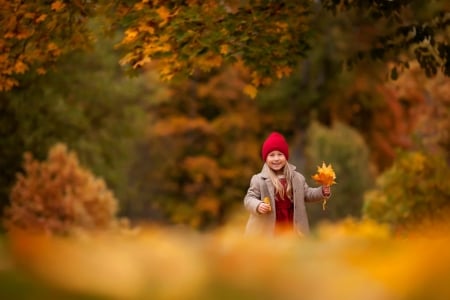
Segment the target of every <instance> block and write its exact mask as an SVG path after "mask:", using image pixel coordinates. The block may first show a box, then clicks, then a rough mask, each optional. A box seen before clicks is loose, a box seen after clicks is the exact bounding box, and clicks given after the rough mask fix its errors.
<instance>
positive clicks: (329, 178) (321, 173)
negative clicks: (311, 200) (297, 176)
mask: <svg viewBox="0 0 450 300" xmlns="http://www.w3.org/2000/svg"><path fill="white" fill-rule="evenodd" d="M312 178H313V179H314V180H315V181H316V182H317V183H318V184H320V185H325V186H331V185H333V184H335V183H336V181H334V180H335V179H336V174H335V173H334V170H333V167H332V166H331V164H329V165H328V166H327V165H326V164H325V162H322V166H318V167H317V173H316V174H314V175H313V176H312ZM326 205H327V199H325V200H324V201H323V205H322V208H323V210H325V206H326Z"/></svg>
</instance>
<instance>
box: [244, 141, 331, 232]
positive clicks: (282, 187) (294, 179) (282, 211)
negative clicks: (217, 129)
mask: <svg viewBox="0 0 450 300" xmlns="http://www.w3.org/2000/svg"><path fill="white" fill-rule="evenodd" d="M261 154H262V159H263V161H264V162H265V163H264V166H263V168H262V170H261V172H260V173H258V174H255V175H253V177H252V179H251V182H250V187H249V189H248V191H247V194H246V196H245V198H244V205H245V208H246V209H247V210H248V211H249V212H250V217H249V219H248V222H247V227H246V233H247V234H262V235H269V236H270V235H273V234H278V233H281V232H286V231H288V232H293V233H296V234H298V235H300V236H304V235H307V234H308V233H309V224H308V216H307V214H306V208H305V202H313V201H321V200H324V199H325V198H328V197H330V195H331V190H330V187H329V186H321V187H316V188H312V187H309V186H308V184H307V183H306V181H305V177H304V176H303V175H302V174H300V173H299V172H297V171H295V168H296V167H295V166H294V165H291V164H290V163H288V159H289V147H288V144H287V143H286V140H285V138H284V137H283V136H282V135H281V134H280V133H278V132H272V133H271V134H270V135H269V136H268V137H267V139H266V140H265V141H264V143H263V145H262V151H261ZM265 202H266V203H265Z"/></svg>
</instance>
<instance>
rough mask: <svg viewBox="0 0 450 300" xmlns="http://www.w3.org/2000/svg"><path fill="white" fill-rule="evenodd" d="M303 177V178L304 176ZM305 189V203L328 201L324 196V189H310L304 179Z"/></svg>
mask: <svg viewBox="0 0 450 300" xmlns="http://www.w3.org/2000/svg"><path fill="white" fill-rule="evenodd" d="M302 177H303V176H302ZM303 189H304V190H305V202H317V201H321V200H324V199H328V198H326V197H325V196H324V195H323V192H322V187H321V186H319V187H310V186H309V185H308V184H307V183H306V180H305V178H304V177H303Z"/></svg>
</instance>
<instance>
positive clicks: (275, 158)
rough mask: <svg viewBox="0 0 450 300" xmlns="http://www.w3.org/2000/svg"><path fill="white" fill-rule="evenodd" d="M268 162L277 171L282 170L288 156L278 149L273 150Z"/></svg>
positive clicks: (268, 156)
mask: <svg viewBox="0 0 450 300" xmlns="http://www.w3.org/2000/svg"><path fill="white" fill-rule="evenodd" d="M266 163H267V165H268V166H269V168H271V169H272V170H274V171H275V172H279V171H280V172H281V171H282V170H283V168H284V166H285V165H286V156H284V154H283V153H282V152H280V151H278V150H275V151H272V152H270V153H269V154H268V155H267V158H266Z"/></svg>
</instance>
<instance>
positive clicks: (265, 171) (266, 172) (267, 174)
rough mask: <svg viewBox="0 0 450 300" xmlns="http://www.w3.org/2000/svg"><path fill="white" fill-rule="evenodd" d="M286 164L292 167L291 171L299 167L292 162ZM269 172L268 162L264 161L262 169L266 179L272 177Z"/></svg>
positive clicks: (262, 174) (263, 176)
mask: <svg viewBox="0 0 450 300" xmlns="http://www.w3.org/2000/svg"><path fill="white" fill-rule="evenodd" d="M286 166H287V167H288V168H290V169H291V171H295V169H296V168H297V167H296V166H294V165H292V164H290V163H287V164H286ZM269 172H270V169H269V166H268V165H267V164H266V163H264V166H263V167H262V170H261V176H262V178H264V179H267V178H270V175H269Z"/></svg>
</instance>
